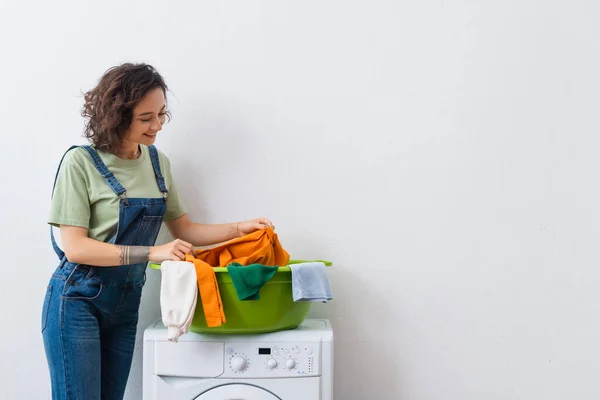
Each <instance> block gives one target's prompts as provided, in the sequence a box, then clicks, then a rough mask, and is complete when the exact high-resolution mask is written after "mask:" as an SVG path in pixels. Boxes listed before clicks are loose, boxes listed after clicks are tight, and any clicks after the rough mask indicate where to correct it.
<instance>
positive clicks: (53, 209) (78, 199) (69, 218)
mask: <svg viewBox="0 0 600 400" xmlns="http://www.w3.org/2000/svg"><path fill="white" fill-rule="evenodd" d="M68 156H69V155H68ZM48 223H49V224H50V225H54V226H59V225H73V226H80V227H83V228H89V224H90V199H89V194H88V185H87V181H86V177H85V173H84V171H83V169H82V168H81V166H80V165H79V164H78V163H77V162H76V161H74V160H73V159H72V158H71V157H65V160H64V161H63V163H62V165H61V167H60V170H59V172H58V178H57V179H56V186H55V188H54V196H53V197H52V202H51V204H50V217H49V218H48Z"/></svg>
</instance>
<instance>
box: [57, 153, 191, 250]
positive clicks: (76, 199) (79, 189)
mask: <svg viewBox="0 0 600 400" xmlns="http://www.w3.org/2000/svg"><path fill="white" fill-rule="evenodd" d="M140 148H141V155H140V157H138V158H137V159H135V160H126V159H122V158H119V157H117V156H115V155H114V154H110V153H106V152H103V151H98V155H99V156H100V158H101V159H102V161H103V162H104V163H105V164H106V166H107V167H108V169H109V171H111V172H112V173H113V174H114V175H115V177H116V178H117V180H118V181H119V182H120V183H121V185H123V187H124V188H125V189H126V190H127V197H130V198H134V197H138V198H139V197H142V198H146V197H147V198H151V197H158V198H162V194H161V193H160V190H159V189H158V184H157V183H156V177H155V175H154V170H153V169H152V161H151V160H150V152H149V150H148V147H147V146H144V145H140ZM158 157H159V162H160V169H161V172H162V174H163V176H164V178H165V185H166V186H167V190H168V191H169V197H168V198H167V213H166V215H165V221H170V220H173V219H176V218H179V217H181V216H182V215H184V214H185V213H186V210H185V206H184V205H183V203H182V201H181V198H180V196H179V193H178V191H177V187H176V186H175V183H174V182H173V177H172V176H171V164H170V162H169V159H168V158H167V157H166V156H165V155H164V154H163V153H162V152H160V151H159V152H158ZM118 221H119V198H118V197H117V195H116V194H115V193H114V192H113V191H112V189H111V188H110V186H108V184H107V183H106V181H105V180H104V178H103V177H102V176H101V175H100V173H99V172H98V170H96V167H95V166H94V164H93V163H92V159H91V158H90V156H89V154H88V153H87V151H85V149H83V148H81V147H78V148H76V149H73V150H71V151H69V152H68V153H67V155H66V156H65V158H64V161H63V163H62V166H61V167H60V171H59V173H58V179H57V181H56V188H55V190H54V197H53V198H52V203H51V206H50V216H49V218H48V223H49V224H51V225H54V226H59V225H75V226H80V227H83V228H87V229H88V236H89V237H90V238H92V239H96V240H99V241H102V242H104V241H106V240H108V239H110V238H111V237H112V236H113V235H114V234H115V232H116V230H117V223H118Z"/></svg>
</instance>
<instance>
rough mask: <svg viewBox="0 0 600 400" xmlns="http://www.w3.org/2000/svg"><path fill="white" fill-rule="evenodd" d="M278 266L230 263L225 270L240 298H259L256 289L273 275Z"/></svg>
mask: <svg viewBox="0 0 600 400" xmlns="http://www.w3.org/2000/svg"><path fill="white" fill-rule="evenodd" d="M278 269H279V267H269V266H266V265H261V264H250V265H240V264H238V263H231V264H229V265H228V266H227V272H228V273H229V276H230V277H231V280H232V281H233V287H234V288H235V291H236V292H237V295H238V298H239V299H240V300H258V299H260V296H259V293H258V291H259V290H260V288H261V287H262V286H263V285H264V284H265V283H267V281H268V280H269V279H271V278H272V277H273V275H275V272H277V270H278Z"/></svg>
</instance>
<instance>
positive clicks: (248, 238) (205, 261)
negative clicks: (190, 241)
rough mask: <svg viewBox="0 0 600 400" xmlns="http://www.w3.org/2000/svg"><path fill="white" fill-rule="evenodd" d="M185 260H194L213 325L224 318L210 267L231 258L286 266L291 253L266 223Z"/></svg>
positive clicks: (250, 262) (220, 322)
mask: <svg viewBox="0 0 600 400" xmlns="http://www.w3.org/2000/svg"><path fill="white" fill-rule="evenodd" d="M186 260H187V261H191V262H193V263H194V266H195V267H196V275H197V277H198V290H199V291H200V298H201V300H202V307H203V309H204V316H205V317H206V324H207V326H209V327H215V326H220V325H222V324H224V323H225V321H226V320H225V314H224V313H223V303H222V302H221V295H220V293H219V287H218V284H217V278H216V276H215V272H214V271H213V269H212V268H211V267H226V266H228V265H229V264H231V263H234V262H236V263H239V264H241V265H250V264H262V265H267V266H285V265H287V264H288V263H289V261H290V255H289V254H288V252H287V251H285V249H284V248H283V247H282V246H281V244H280V243H279V239H278V237H277V234H276V233H275V231H274V229H273V228H272V227H268V228H265V229H260V230H258V231H255V232H253V233H250V234H249V235H245V236H242V237H240V238H237V239H233V240H230V241H228V242H226V243H224V244H222V245H220V246H217V247H214V248H212V249H208V250H198V251H196V256H195V257H194V256H192V255H187V256H186Z"/></svg>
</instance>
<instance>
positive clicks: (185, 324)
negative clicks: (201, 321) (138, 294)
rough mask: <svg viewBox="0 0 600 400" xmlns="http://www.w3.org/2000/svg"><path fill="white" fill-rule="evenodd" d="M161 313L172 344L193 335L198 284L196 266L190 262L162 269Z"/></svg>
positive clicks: (165, 265) (173, 263)
mask: <svg viewBox="0 0 600 400" xmlns="http://www.w3.org/2000/svg"><path fill="white" fill-rule="evenodd" d="M160 271H161V275H162V280H161V284H160V311H161V314H162V321H163V324H164V325H165V326H166V327H167V330H168V339H169V341H170V342H175V343H177V341H178V339H179V336H181V335H184V334H186V333H188V332H189V330H190V325H191V324H192V319H193V318H194V311H195V310H196V301H197V299H198V281H197V278H196V268H194V264H193V263H191V262H187V261H163V263H162V264H161V265H160Z"/></svg>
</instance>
